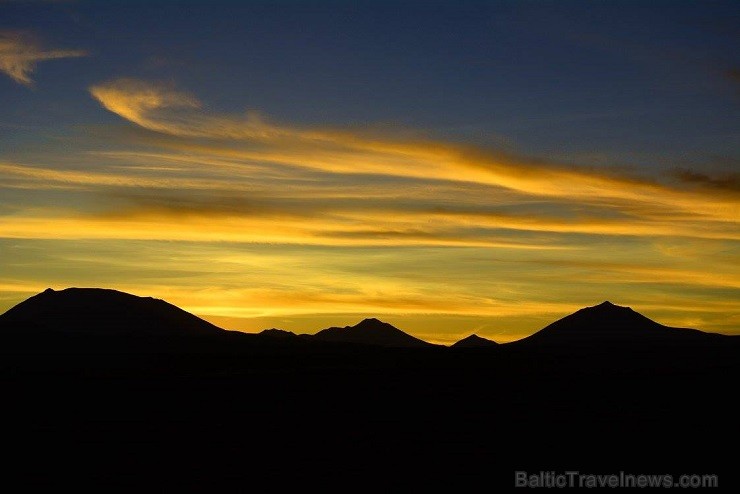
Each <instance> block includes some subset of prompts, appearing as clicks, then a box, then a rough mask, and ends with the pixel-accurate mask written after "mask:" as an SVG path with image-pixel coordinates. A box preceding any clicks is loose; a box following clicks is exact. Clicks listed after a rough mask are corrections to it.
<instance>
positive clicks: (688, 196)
mask: <svg viewBox="0 0 740 494" xmlns="http://www.w3.org/2000/svg"><path fill="white" fill-rule="evenodd" d="M3 46H4V45H0V60H3V58H2V57H3V55H2V53H3V52H2V51H1V50H3V49H4V50H6V52H7V50H8V48H7V47H6V48H3ZM51 53H52V54H53V53H54V52H51ZM64 53H67V55H64ZM75 53H77V52H59V53H57V55H58V56H80V55H79V54H75ZM43 57H46V58H50V57H51V55H49V54H48V53H47V54H46V55H44V54H43V53H41V54H40V55H36V58H35V59H34V58H33V56H30V58H28V60H30V62H28V63H27V64H26V65H22V64H21V65H18V63H20V62H18V63H15V62H13V61H12V60H11V61H10V62H2V63H5V65H6V67H5V68H3V67H2V66H0V69H2V70H4V71H6V72H7V73H8V74H10V75H11V76H13V77H14V78H16V79H17V80H19V81H20V82H25V79H24V77H27V75H28V73H29V71H30V68H31V67H32V65H29V64H31V63H32V62H33V61H34V60H42V59H44V58H43ZM6 59H7V57H6ZM14 64H15V65H14ZM16 66H17V67H18V68H14V67H16ZM7 67H10V68H7ZM13 74H15V75H13ZM90 93H91V96H92V97H93V98H94V99H95V100H97V102H99V104H100V105H101V111H102V108H104V109H106V110H108V111H110V112H112V113H114V114H116V115H118V116H119V117H121V119H123V121H124V122H125V124H124V125H125V126H124V127H123V128H116V127H112V128H108V129H102V130H99V132H98V134H95V135H93V136H91V137H88V139H92V140H94V139H99V140H100V141H105V142H108V143H109V144H108V145H107V146H106V147H105V149H102V150H101V149H98V150H87V151H78V152H76V153H75V154H74V155H73V156H71V157H67V158H68V159H67V161H65V162H62V163H60V162H55V161H54V158H53V157H50V156H46V155H44V154H43V153H39V154H38V155H36V156H32V157H28V159H27V161H20V160H12V159H3V160H1V161H0V178H1V179H2V185H1V186H0V187H1V188H2V190H3V195H4V196H5V198H6V199H5V200H4V201H3V204H2V205H1V206H2V208H3V209H2V212H3V215H2V216H0V239H2V243H1V244H0V248H2V250H3V252H2V254H3V259H4V261H3V262H4V268H3V272H2V274H1V275H0V310H5V309H7V308H8V307H10V306H11V305H13V304H14V303H17V302H19V301H20V300H22V299H23V298H25V297H27V296H29V295H31V294H33V293H35V292H38V291H41V290H43V289H44V288H46V287H47V286H51V287H53V288H56V289H60V288H65V287H67V286H103V287H109V288H116V289H119V290H124V291H128V292H131V293H135V294H138V295H147V296H154V297H158V298H163V299H165V300H167V301H169V302H171V303H173V304H176V305H178V306H180V307H183V308H184V309H186V310H190V311H191V312H194V313H196V314H199V315H201V316H203V317H206V318H208V319H210V320H212V321H213V322H215V323H217V324H220V325H222V326H224V327H227V328H229V329H240V330H245V331H258V330H260V329H265V328H267V327H271V326H277V327H281V328H283V329H290V330H294V331H299V332H314V331H316V330H318V329H321V328H322V327H326V326H329V325H348V324H354V323H355V322H357V320H359V319H360V318H362V317H366V316H376V317H380V318H382V319H384V320H387V321H388V322H391V323H394V324H396V325H397V326H399V327H401V328H402V329H404V330H406V331H408V332H410V333H412V334H414V335H416V336H418V337H421V338H424V339H426V340H428V341H435V342H441V343H449V342H452V341H455V340H456V339H459V338H461V337H464V336H467V335H468V334H471V333H473V332H476V333H478V334H480V335H481V336H485V337H488V338H491V339H494V340H497V341H508V340H512V339H517V338H520V337H522V336H525V335H527V334H530V333H532V332H534V331H536V330H538V329H540V328H541V327H543V326H544V325H546V324H548V323H549V322H552V321H553V320H555V319H556V318H559V317H562V316H564V315H566V314H568V313H570V312H573V311H574V310H577V309H578V308H580V307H583V306H585V305H593V304H595V303H599V302H601V301H603V300H604V299H609V300H611V301H612V302H614V303H617V304H620V305H631V306H633V308H635V309H636V310H638V311H640V312H642V313H644V314H646V315H648V316H649V317H652V318H654V319H656V320H658V321H659V322H661V323H664V324H669V325H674V326H685V327H696V328H698V329H703V330H706V331H718V332H728V333H730V332H735V331H740V324H738V323H739V322H740V307H738V305H737V303H736V302H735V301H733V300H736V299H733V298H732V297H728V294H730V293H735V294H736V293H737V292H736V290H738V289H740V262H738V261H740V249H738V245H740V244H739V243H738V241H740V229H739V228H738V219H739V218H740V195H738V193H737V189H733V188H721V187H712V186H711V184H707V183H691V182H680V181H674V180H670V179H669V178H664V179H662V180H661V179H660V178H659V177H658V178H656V177H638V176H628V175H625V174H623V173H619V172H617V171H615V170H612V169H598V168H589V169H585V168H582V167H578V166H575V165H573V166H568V165H567V164H563V163H557V164H555V163H546V162H535V161H533V160H530V159H527V158H524V157H517V156H514V155H512V154H510V153H509V154H504V153H494V152H490V151H486V150H482V149H475V148H473V147H471V146H462V145H458V144H454V143H448V142H441V141H439V140H435V139H432V138H428V139H401V138H391V137H389V136H384V135H379V134H378V133H377V132H376V133H370V132H367V133H362V132H358V131H349V130H341V129H309V128H306V129H302V128H299V127H297V126H290V125H278V124H273V123H269V122H268V121H267V120H266V119H265V118H263V117H260V116H258V115H257V114H254V113H251V114H245V115H244V116H243V117H240V116H235V115H219V114H215V113H214V112H211V111H208V110H207V109H206V105H204V104H203V103H201V102H200V101H199V100H198V99H197V98H195V97H194V96H192V95H190V94H188V93H186V92H183V91H180V90H176V89H174V88H173V87H166V86H162V85H157V84H151V83H148V82H145V81H140V80H133V79H121V80H115V81H111V82H107V83H101V84H96V85H94V86H92V87H91V89H90ZM100 141H97V146H98V147H100V146H101V144H100ZM70 158H71V159H70ZM733 291H734V292H733Z"/></svg>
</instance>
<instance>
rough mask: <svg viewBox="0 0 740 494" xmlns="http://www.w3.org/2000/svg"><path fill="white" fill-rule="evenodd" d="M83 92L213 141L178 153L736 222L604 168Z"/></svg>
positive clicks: (719, 202) (131, 94) (142, 95)
mask: <svg viewBox="0 0 740 494" xmlns="http://www.w3.org/2000/svg"><path fill="white" fill-rule="evenodd" d="M91 93H92V95H93V96H94V97H95V98H96V99H97V100H98V101H99V102H100V103H101V104H102V105H103V106H104V107H105V108H107V109H108V110H110V111H112V112H114V113H116V114H118V115H120V116H121V117H123V118H125V119H127V120H129V121H131V122H133V123H135V124H137V125H139V126H141V127H144V128H146V129H149V130H153V131H157V132H161V133H163V134H168V135H173V136H180V137H189V138H198V139H201V140H202V139H203V138H206V140H208V139H217V140H218V144H215V143H209V142H200V141H199V140H198V139H194V140H191V141H187V140H186V141H185V142H182V141H180V142H177V143H174V144H171V145H173V146H174V147H176V148H177V149H179V150H180V151H183V152H195V153H199V154H210V155H213V156H218V157H222V158H228V159H238V160H242V161H246V162H255V161H256V162H266V163H275V164H281V165H289V166H294V167H301V168H307V169H312V170H319V171H324V172H329V173H342V174H378V175H390V176H403V177H410V178H419V179H437V180H446V181H458V182H472V183H478V184H486V185H491V186H497V187H503V188H506V189H510V190H514V191H517V192H520V193H522V194H526V195H529V196H533V197H540V198H547V199H556V200H566V201H574V200H577V201H581V202H582V203H587V204H603V203H605V202H611V203H612V204H615V205H616V206H619V205H630V207H634V205H635V204H638V205H640V204H641V205H643V206H645V207H651V208H659V209H666V208H668V209H671V210H679V211H686V212H691V213H692V214H700V215H704V216H705V217H707V218H709V219H715V220H728V219H732V220H734V219H735V218H736V216H735V215H734V213H735V211H733V210H732V209H733V208H737V206H738V198H737V197H729V198H728V197H718V196H717V195H716V194H713V193H710V192H706V191H703V190H687V189H675V188H671V187H669V186H667V185H665V184H659V183H656V182H655V181H652V180H647V179H640V178H635V177H627V176H623V175H619V174H616V173H612V172H610V171H609V170H594V169H584V168H580V167H576V166H567V167H566V166H562V165H557V166H556V165H554V164H550V163H541V162H535V161H533V160H526V159H522V158H518V157H514V156H510V155H508V156H507V155H503V154H498V155H497V154H493V153H488V152H484V151H481V150H478V149H473V148H470V147H464V146H459V145H455V144H450V143H445V142H439V141H426V142H424V141H422V142H409V141H401V140H394V139H391V138H377V137H373V138H370V137H366V136H363V135H361V134H358V133H349V132H345V131H334V130H325V129H300V128H295V127H291V126H285V125H275V124H270V123H267V122H265V121H264V120H263V119H261V118H257V117H255V116H253V115H246V116H245V117H244V118H238V117H234V116H229V115H212V114H210V113H208V112H206V111H204V110H203V109H202V105H201V104H200V103H199V101H198V100H197V99H196V98H194V97H193V96H191V95H188V94H186V93H183V92H179V91H174V90H172V89H171V88H167V87H164V86H158V85H152V84H149V83H145V82H142V81H134V80H128V79H126V80H118V81H113V82H111V83H107V84H101V85H97V86H93V87H92V88H91ZM224 141H225V142H224ZM727 213H732V215H733V216H732V217H729V216H728V214H727Z"/></svg>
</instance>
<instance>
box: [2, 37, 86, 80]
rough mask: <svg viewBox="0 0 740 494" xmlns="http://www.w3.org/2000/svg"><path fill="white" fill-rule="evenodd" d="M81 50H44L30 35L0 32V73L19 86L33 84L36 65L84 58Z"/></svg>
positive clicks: (84, 54) (84, 53) (83, 52)
mask: <svg viewBox="0 0 740 494" xmlns="http://www.w3.org/2000/svg"><path fill="white" fill-rule="evenodd" d="M86 55H87V53H86V52H85V51H83V50H63V49H45V48H43V47H42V46H41V44H40V43H39V42H38V40H36V39H35V38H34V37H33V36H32V35H31V34H29V33H25V32H20V31H0V71H2V72H4V73H5V74H6V75H7V76H9V77H10V78H11V79H13V80H14V81H16V82H18V83H19V84H23V85H26V86H30V85H32V84H33V79H31V75H32V74H33V72H34V70H35V69H36V64H38V63H39V62H43V61H46V60H56V59H59V58H73V57H84V56H86Z"/></svg>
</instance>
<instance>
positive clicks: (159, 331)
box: [0, 288, 228, 336]
mask: <svg viewBox="0 0 740 494" xmlns="http://www.w3.org/2000/svg"><path fill="white" fill-rule="evenodd" d="M0 328H2V329H3V330H4V331H11V332H22V333H24V334H29V333H33V332H37V333H47V334H49V333H51V334H75V335H84V334H90V335H96V336H124V335H138V336H170V335H212V334H226V333H228V331H226V330H223V329H221V328H219V327H217V326H214V325H213V324H211V323H209V322H207V321H204V320H203V319H200V318H199V317H196V316H194V315H193V314H191V313H189V312H186V311H184V310H182V309H180V308H179V307H176V306H174V305H172V304H169V303H167V302H165V301H163V300H159V299H155V298H151V297H137V296H135V295H131V294H128V293H124V292H119V291H116V290H107V289H101V288H67V289H65V290H59V291H55V290H52V289H51V288H49V289H47V290H44V291H43V292H41V293H39V294H37V295H34V296H32V297H30V298H28V299H27V300H25V301H23V302H21V303H19V304H18V305H16V306H15V307H13V308H11V309H10V310H8V311H7V312H5V313H4V314H2V315H0Z"/></svg>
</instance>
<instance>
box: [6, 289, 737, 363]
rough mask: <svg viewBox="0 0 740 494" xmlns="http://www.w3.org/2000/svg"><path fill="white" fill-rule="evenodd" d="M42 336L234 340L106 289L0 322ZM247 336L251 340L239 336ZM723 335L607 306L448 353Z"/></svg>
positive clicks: (369, 333)
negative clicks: (214, 337) (504, 339)
mask: <svg viewBox="0 0 740 494" xmlns="http://www.w3.org/2000/svg"><path fill="white" fill-rule="evenodd" d="M21 327H23V328H24V331H25V332H31V333H45V334H67V333H69V334H78V335H79V334H91V335H93V334H94V335H118V336H121V335H145V336H192V335H224V334H228V333H240V332H238V331H230V330H227V329H224V328H220V327H218V326H216V325H214V324H211V323H209V322H207V321H205V320H203V319H201V318H199V317H198V316H196V315H194V314H191V313H189V312H187V311H185V310H183V309H180V308H179V307H177V306H175V305H173V304H170V303H168V302H166V301H164V300H161V299H156V298H153V297H139V296H136V295H132V294H129V293H126V292H121V291H118V290H112V289H106V288H77V287H72V288H66V289H63V290H53V289H51V288H48V289H46V290H44V291H42V292H40V293H38V294H36V295H33V296H31V297H29V298H28V299H26V300H24V301H22V302H20V303H19V304H17V305H16V306H14V307H12V308H11V309H9V310H8V311H6V312H5V313H4V314H0V328H3V330H4V332H6V333H7V332H8V331H10V332H12V331H14V330H18V329H19V328H21ZM244 334H250V333H244ZM257 334H259V335H261V336H262V337H264V338H269V339H273V340H276V339H280V340H283V341H297V340H305V341H315V342H331V343H350V344H361V345H373V346H380V347H416V348H429V347H436V346H442V345H435V344H433V343H429V342H427V341H424V340H422V339H420V338H417V337H415V336H413V335H410V334H408V333H406V332H404V331H402V330H400V329H398V328H396V327H395V326H393V325H391V324H389V323H386V322H384V321H381V320H379V319H377V318H374V317H371V318H366V319H363V320H361V321H360V322H358V323H357V324H355V325H351V326H350V325H348V326H344V327H329V328H326V329H322V330H319V331H317V332H316V333H315V334H306V333H301V334H297V333H294V332H293V331H287V330H283V329H276V328H270V329H265V330H263V331H261V332H260V333H257ZM724 336H726V335H722V334H719V333H709V332H704V331H700V330H697V329H689V328H674V327H670V326H665V325H662V324H660V323H658V322H656V321H653V320H652V319H649V318H648V317H646V316H644V315H642V314H640V313H639V312H636V311H634V310H633V309H632V308H631V307H626V306H619V305H616V304H613V303H611V302H609V301H605V302H602V303H600V304H597V305H594V306H589V307H584V308H582V309H579V310H577V311H575V312H573V313H571V314H569V315H566V316H564V317H562V318H561V319H558V320H556V321H554V322H552V323H551V324H549V325H547V326H545V327H544V328H542V329H540V330H539V331H537V332H535V333H533V334H531V335H529V336H527V337H525V338H522V339H520V340H516V341H512V342H508V343H501V344H499V343H497V342H495V341H492V340H488V339H486V338H483V337H480V336H478V335H475V334H471V335H470V336H468V337H466V338H463V339H461V340H460V341H457V342H455V343H453V344H452V345H449V347H450V348H466V347H467V348H470V347H493V346H501V347H503V346H521V345H546V346H547V345H561V346H563V345H564V346H567V345H582V344H611V343H615V342H631V343H639V342H641V341H650V342H653V341H666V340H679V339H680V340H688V339H691V340H697V339H709V338H715V339H716V338H720V337H724Z"/></svg>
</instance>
